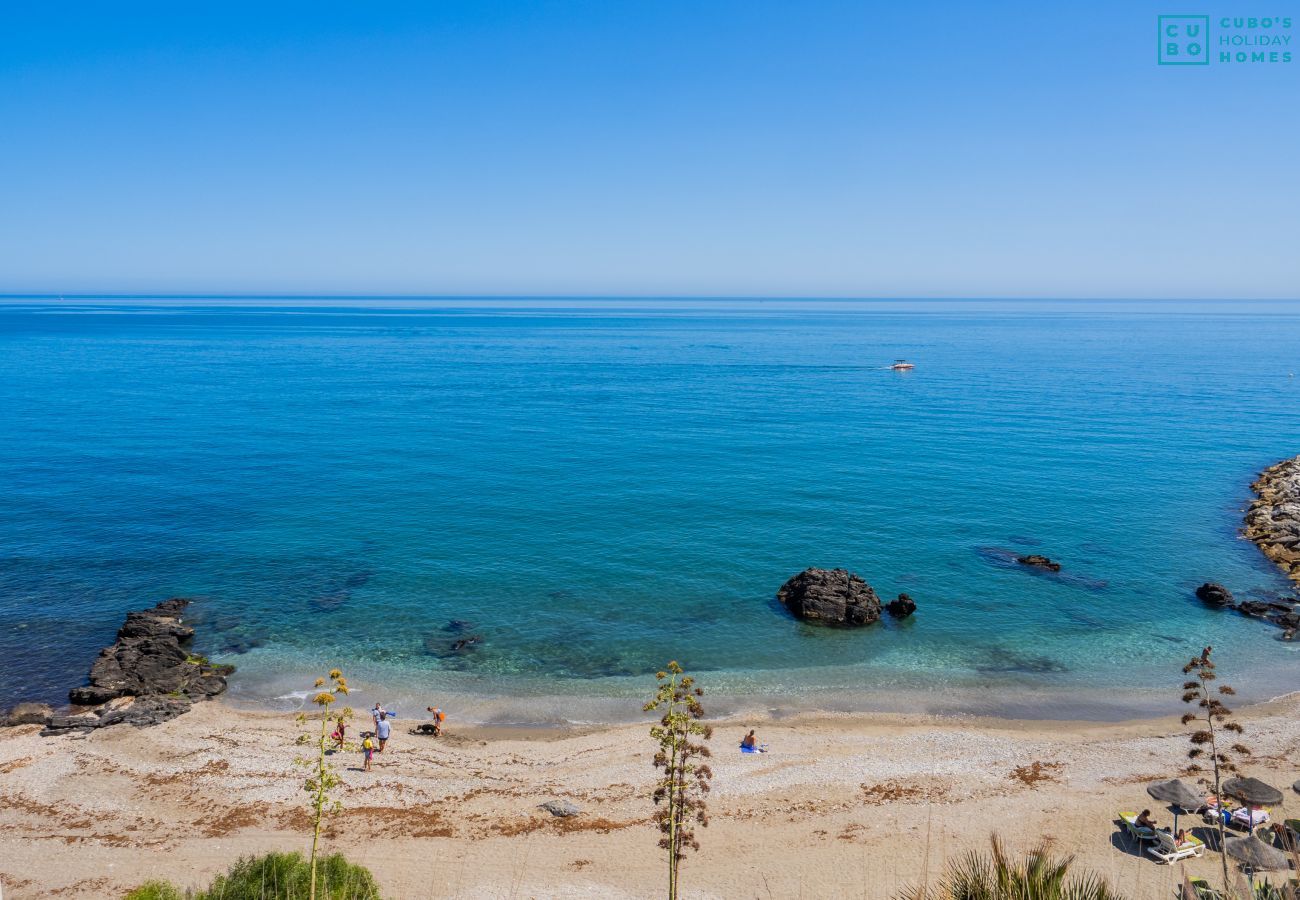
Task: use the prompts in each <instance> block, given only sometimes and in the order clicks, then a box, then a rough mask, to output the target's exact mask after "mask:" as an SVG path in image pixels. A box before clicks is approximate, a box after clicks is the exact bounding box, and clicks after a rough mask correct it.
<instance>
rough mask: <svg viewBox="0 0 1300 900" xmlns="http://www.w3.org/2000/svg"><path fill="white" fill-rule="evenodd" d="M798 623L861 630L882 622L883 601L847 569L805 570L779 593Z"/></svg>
mask: <svg viewBox="0 0 1300 900" xmlns="http://www.w3.org/2000/svg"><path fill="white" fill-rule="evenodd" d="M776 598H777V599H778V600H780V601H781V602H782V603H783V604H784V605H785V608H786V609H788V610H790V612H791V613H792V614H793V615H794V616H795V618H797V619H801V620H803V621H805V622H817V623H821V624H825V625H842V626H847V627H853V628H856V627H860V626H863V625H870V624H871V623H872V622H875V621H878V620H879V619H880V598H879V597H877V596H876V592H875V591H873V590H872V589H871V585H869V584H867V583H866V582H865V581H863V580H862V579H861V578H859V577H858V576H857V575H855V574H853V573H852V572H849V571H848V570H847V569H804V570H803V571H802V572H800V573H799V574H798V575H796V576H794V577H793V578H791V579H790V580H789V581H787V582H786V583H785V584H783V585H781V589H780V590H778V591H777V592H776Z"/></svg>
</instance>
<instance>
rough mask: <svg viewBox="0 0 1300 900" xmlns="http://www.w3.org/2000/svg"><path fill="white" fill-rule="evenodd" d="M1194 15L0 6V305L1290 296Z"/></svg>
mask: <svg viewBox="0 0 1300 900" xmlns="http://www.w3.org/2000/svg"><path fill="white" fill-rule="evenodd" d="M1196 2H1197V3H1200V4H1203V5H1201V6H1197V7H1196V8H1195V9H1190V8H1185V7H1186V6H1187V5H1186V4H1185V3H1183V4H1181V5H1179V6H1178V7H1177V8H1175V9H1169V8H1167V7H1166V6H1163V5H1151V4H1148V3H1146V2H1141V0H1136V2H1135V0H1125V2H1109V0H1103V2H1099V3H1094V4H1087V5H1086V6H1080V5H1077V4H1043V3H1041V2H1035V3H1029V2H1024V3H1015V2H997V0H993V2H988V3H981V4H972V3H969V2H964V3H958V2H951V3H940V2H909V3H905V4H904V3H887V4H886V3H880V4H875V3H866V2H856V3H847V2H821V0H801V2H798V3H792V2H771V0H742V2H731V0H711V2H704V3H700V2H698V0H696V2H691V3H687V2H677V0H653V2H649V0H647V2H641V0H596V2H578V0H574V2H547V0H496V2H455V0H435V2H424V3H408V2H400V0H398V2H389V3H383V4H372V3H359V2H355V0H354V2H349V3H330V2H315V3H310V4H307V3H302V4H297V3H287V2H286V3H274V4H267V3H258V4H248V3H243V2H237V0H227V2H224V3H220V4H178V3H174V2H172V3H168V4H142V3H131V2H122V3H113V4H106V3H99V2H96V3H85V4H79V3H61V4H44V3H24V4H18V3H10V4H5V5H4V6H3V7H2V8H0V293H9V294H22V293H41V294H53V295H58V294H148V293H153V294H167V293H207V294H212V293H235V294H240V293H252V294H389V295H392V294H413V295H513V294H519V295H596V296H603V295H611V296H612V295H627V296H714V295H717V296H764V297H765V296H792V297H1045V298H1053V297H1075V298H1088V297H1104V298H1162V297H1168V298H1229V299H1230V298H1261V299H1264V298H1295V297H1300V178H1298V176H1300V52H1297V51H1300V48H1294V50H1293V52H1296V56H1297V58H1294V59H1293V60H1292V62H1290V63H1289V64H1284V63H1278V64H1271V65H1268V64H1260V65H1231V64H1230V65H1220V64H1212V65H1209V66H1196V67H1184V66H1159V65H1157V64H1156V50H1157V46H1156V45H1157V22H1156V17H1157V14H1159V13H1168V12H1177V13H1188V12H1193V13H1202V12H1203V13H1205V14H1208V15H1210V16H1212V17H1214V18H1215V19H1217V18H1218V17H1219V16H1220V15H1228V14H1235V15H1242V14H1243V13H1252V14H1253V13H1258V12H1260V11H1264V7H1260V8H1259V9H1251V10H1247V9H1245V8H1244V6H1243V4H1242V3H1241V2H1240V0H1232V2H1231V3H1229V2H1226V0H1196ZM1205 4H1208V5H1205ZM1215 4H1217V5H1215ZM1287 5H1288V6H1289V7H1290V8H1289V10H1281V12H1288V11H1289V12H1294V13H1295V17H1296V22H1295V23H1294V24H1293V27H1292V28H1291V29H1290V30H1279V31H1274V32H1273V33H1274V34H1282V35H1286V36H1287V37H1288V38H1289V39H1290V40H1291V43H1292V44H1294V43H1296V38H1300V3H1296V2H1294V0H1291V2H1289V4H1287ZM1274 12H1277V10H1274Z"/></svg>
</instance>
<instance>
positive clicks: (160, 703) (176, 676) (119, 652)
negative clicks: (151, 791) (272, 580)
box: [41, 598, 234, 734]
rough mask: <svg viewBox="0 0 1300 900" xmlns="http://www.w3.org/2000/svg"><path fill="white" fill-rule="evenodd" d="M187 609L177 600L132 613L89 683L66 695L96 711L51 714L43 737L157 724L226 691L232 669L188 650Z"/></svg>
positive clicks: (94, 667)
mask: <svg viewBox="0 0 1300 900" xmlns="http://www.w3.org/2000/svg"><path fill="white" fill-rule="evenodd" d="M188 605H189V601H188V600H183V599H180V598H175V599H172V600H164V601H163V602H162V603H159V604H158V605H157V606H155V607H153V608H152V609H146V610H141V611H139V612H132V613H128V614H127V617H126V622H125V623H123V625H122V627H121V628H120V629H119V630H118V632H117V641H116V642H115V643H114V644H113V645H112V646H111V647H105V648H104V649H103V650H101V651H100V653H99V658H98V659H96V660H95V662H94V665H92V666H91V668H90V677H89V681H90V683H89V684H87V685H84V686H82V687H78V688H73V689H72V690H71V691H70V692H69V693H68V700H69V701H70V702H71V703H72V704H73V705H74V706H90V707H95V708H94V709H91V710H88V711H85V712H81V713H78V714H74V715H70V716H53V717H51V718H50V720H49V722H48V724H47V725H46V727H45V730H44V731H43V732H41V733H42V734H56V733H59V732H61V731H69V730H87V729H91V728H102V727H104V726H106V725H118V724H128V725H136V726H145V725H156V724H158V723H159V722H164V721H166V720H167V719H172V718H175V717H176V716H179V715H180V714H181V713H184V712H186V711H187V710H189V708H190V705H191V704H192V703H194V702H197V701H199V700H207V699H209V698H211V697H215V696H217V695H218V694H220V693H222V692H224V691H225V689H226V676H228V675H229V674H230V673H231V672H233V671H234V667H233V666H214V665H212V664H210V663H209V662H208V661H207V660H206V659H204V658H203V657H201V656H193V655H191V654H190V652H189V651H188V650H187V649H186V647H187V646H188V645H189V643H190V641H191V640H192V639H193V637H194V629H193V628H191V627H189V626H188V625H184V624H182V623H181V613H182V612H183V611H184V609H185V607H186V606H188Z"/></svg>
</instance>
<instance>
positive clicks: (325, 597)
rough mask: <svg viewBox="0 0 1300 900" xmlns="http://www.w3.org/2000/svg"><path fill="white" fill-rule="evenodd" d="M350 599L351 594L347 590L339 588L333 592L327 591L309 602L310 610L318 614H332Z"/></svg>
mask: <svg viewBox="0 0 1300 900" xmlns="http://www.w3.org/2000/svg"><path fill="white" fill-rule="evenodd" d="M351 599H352V592H351V591H349V590H348V589H347V588H339V589H338V590H335V591H328V592H326V593H324V594H321V595H319V596H317V597H313V598H312V599H311V601H310V603H311V606H312V609H315V610H318V611H320V612H334V610H336V609H339V608H341V607H342V606H343V605H344V604H345V603H347V602H348V601H349V600H351Z"/></svg>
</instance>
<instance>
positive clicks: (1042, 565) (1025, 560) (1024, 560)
mask: <svg viewBox="0 0 1300 900" xmlns="http://www.w3.org/2000/svg"><path fill="white" fill-rule="evenodd" d="M1016 562H1018V563H1020V564H1021V565H1022V566H1032V567H1033V568H1035V569H1046V570H1047V571H1049V572H1059V571H1061V564H1060V563H1059V562H1053V561H1052V560H1050V559H1048V558H1047V557H1046V556H1041V555H1039V554H1037V553H1031V554H1029V555H1028V556H1017V557H1016Z"/></svg>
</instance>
